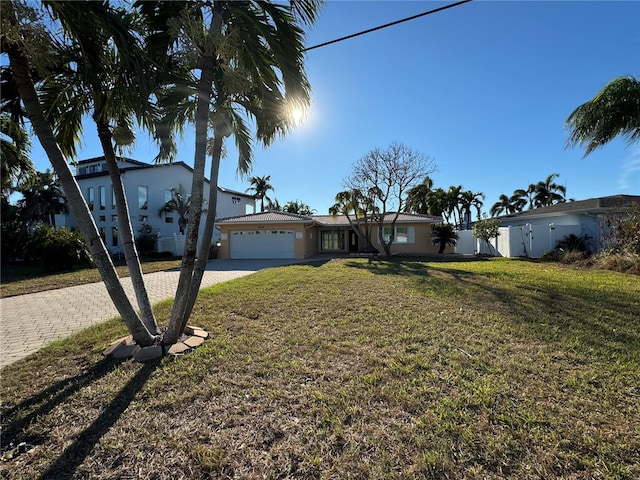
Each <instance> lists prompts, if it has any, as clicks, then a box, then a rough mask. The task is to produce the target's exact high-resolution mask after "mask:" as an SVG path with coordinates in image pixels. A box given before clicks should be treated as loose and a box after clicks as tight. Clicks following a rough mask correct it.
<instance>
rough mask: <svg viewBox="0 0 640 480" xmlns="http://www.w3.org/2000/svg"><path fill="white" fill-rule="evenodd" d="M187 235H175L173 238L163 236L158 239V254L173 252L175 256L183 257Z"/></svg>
mask: <svg viewBox="0 0 640 480" xmlns="http://www.w3.org/2000/svg"><path fill="white" fill-rule="evenodd" d="M186 238H187V237H186V235H178V234H177V233H174V234H173V235H172V236H162V237H160V238H158V243H157V246H156V248H157V250H158V252H171V253H172V254H173V255H174V256H176V257H180V256H182V252H183V251H184V244H185V239H186Z"/></svg>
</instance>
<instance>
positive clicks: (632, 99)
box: [565, 76, 640, 157]
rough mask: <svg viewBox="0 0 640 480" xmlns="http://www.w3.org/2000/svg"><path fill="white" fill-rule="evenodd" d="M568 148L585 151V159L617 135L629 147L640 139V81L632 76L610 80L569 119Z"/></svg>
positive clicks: (567, 125)
mask: <svg viewBox="0 0 640 480" xmlns="http://www.w3.org/2000/svg"><path fill="white" fill-rule="evenodd" d="M565 126H566V127H567V128H568V129H569V130H570V132H571V133H570V135H569V139H568V140H567V146H571V147H573V146H575V145H580V146H583V147H585V154H584V156H585V157H586V156H587V155H589V154H590V153H591V152H593V151H594V150H595V149H596V148H598V147H601V146H603V145H604V144H606V143H607V142H609V141H611V140H613V138H615V137H616V136H618V135H622V136H623V137H626V139H627V141H628V143H633V142H636V141H638V140H639V139H640V81H638V79H637V78H634V77H631V76H623V77H618V78H615V79H613V80H611V81H610V82H609V83H608V84H607V85H605V87H604V88H603V89H602V90H601V91H600V92H598V93H597V94H596V96H595V97H593V98H592V99H591V100H589V101H588V102H586V103H584V104H582V105H580V106H579V107H578V108H576V109H575V110H574V111H573V112H571V115H569V117H568V118H567V120H566V122H565Z"/></svg>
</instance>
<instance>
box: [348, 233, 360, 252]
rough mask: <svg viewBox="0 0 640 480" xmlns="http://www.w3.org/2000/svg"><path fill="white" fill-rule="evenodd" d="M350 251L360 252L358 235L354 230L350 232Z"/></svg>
mask: <svg viewBox="0 0 640 480" xmlns="http://www.w3.org/2000/svg"><path fill="white" fill-rule="evenodd" d="M349 251H350V252H357V251H358V234H357V233H356V232H354V231H353V230H349Z"/></svg>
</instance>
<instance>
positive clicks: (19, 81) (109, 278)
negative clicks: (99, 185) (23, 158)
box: [5, 19, 154, 346]
mask: <svg viewBox="0 0 640 480" xmlns="http://www.w3.org/2000/svg"><path fill="white" fill-rule="evenodd" d="M11 20H13V21H14V22H15V23H17V21H15V19H11ZM5 47H6V52H7V54H8V55H9V62H10V66H11V70H12V73H13V75H14V79H15V81H16V85H17V87H18V91H19V93H20V97H21V99H22V102H23V104H24V108H25V110H26V112H27V115H28V116H29V119H30V120H31V125H32V127H33V130H34V132H35V134H36V136H37V137H38V140H39V141H40V143H41V145H42V148H43V149H44V151H45V152H46V154H47V157H48V158H49V161H50V162H51V165H52V167H53V169H54V170H55V172H56V174H57V175H58V180H59V181H60V185H61V186H62V188H63V189H64V192H65V195H66V196H67V201H68V203H69V210H70V211H71V213H72V214H73V216H74V217H75V219H76V222H77V223H78V228H79V229H80V232H81V233H82V235H83V237H84V239H85V241H86V243H87V247H88V248H89V251H90V253H91V257H92V258H93V261H94V262H95V263H96V266H97V267H98V271H99V272H100V276H101V277H102V281H103V282H104V285H105V287H106V288H107V292H108V293H109V296H110V297H111V299H112V301H113V303H114V305H115V306H116V308H117V310H118V312H119V313H120V315H121V316H122V319H123V320H124V322H125V324H126V325H127V328H128V329H129V332H131V334H132V335H133V337H134V339H135V340H136V342H137V343H138V344H139V345H141V346H147V345H151V344H153V342H154V337H153V336H152V335H151V334H150V333H149V331H148V330H147V328H146V327H145V326H144V324H143V323H142V321H141V320H140V318H139V317H138V315H137V313H136V311H135V310H134V308H133V306H132V305H131V302H130V301H129V298H128V297H127V295H126V293H125V291H124V288H123V287H122V284H121V283H120V279H119V278H118V275H117V272H116V270H115V267H114V266H113V262H112V261H111V257H110V256H109V252H108V251H107V248H106V247H105V245H104V243H103V241H102V238H101V237H100V234H99V232H98V228H97V227H96V224H95V222H94V220H93V217H92V215H91V212H89V209H88V207H87V204H86V202H85V200H84V197H83V196H82V192H81V191H80V188H79V186H78V184H77V182H76V180H75V177H74V175H73V173H72V172H71V169H70V168H69V165H68V163H67V162H66V160H65V158H64V155H63V154H62V151H61V150H60V147H59V146H58V144H57V142H56V139H55V136H54V134H53V131H52V129H51V126H50V125H49V123H48V122H47V120H46V117H45V115H44V112H43V111H42V107H41V105H40V102H39V99H38V95H37V93H36V90H35V86H34V84H33V80H32V79H31V75H30V73H29V64H28V61H27V59H26V58H25V57H24V55H23V54H22V51H21V50H20V48H19V47H18V46H16V45H5Z"/></svg>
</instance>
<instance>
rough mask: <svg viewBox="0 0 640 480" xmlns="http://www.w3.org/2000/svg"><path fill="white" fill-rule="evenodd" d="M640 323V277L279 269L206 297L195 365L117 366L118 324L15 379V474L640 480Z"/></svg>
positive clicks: (11, 417)
mask: <svg viewBox="0 0 640 480" xmlns="http://www.w3.org/2000/svg"><path fill="white" fill-rule="evenodd" d="M169 308H170V302H164V303H162V304H161V305H160V306H159V307H158V308H157V313H158V317H159V318H167V317H168V314H169ZM639 311H640V284H639V283H638V281H637V277H635V276H631V275H624V274H619V273H615V272H603V271H576V270H574V269H569V268H567V267H563V266H558V265H549V264H541V263H535V262H528V261H521V260H499V259H496V260H483V261H476V262H455V261H451V262H435V261H434V262H432V261H418V260H411V261H386V260H381V261H376V262H374V263H373V264H371V265H370V264H368V262H367V260H366V259H364V260H334V261H331V262H328V263H325V264H323V265H321V266H313V265H293V266H287V267H280V268H273V269H267V270H263V271H261V272H258V273H257V274H255V275H250V276H247V277H243V278H240V279H237V280H234V281H231V282H227V283H223V284H218V285H215V286H213V287H210V288H208V289H205V290H203V291H202V292H201V296H200V297H199V299H198V302H197V304H196V307H195V309H194V312H193V317H192V319H191V322H190V323H192V324H194V325H198V326H201V327H203V328H205V329H207V330H208V331H209V332H210V333H211V338H210V339H209V340H207V341H206V342H205V343H204V344H203V345H202V346H201V347H199V348H197V349H196V350H195V351H194V352H193V353H190V354H188V355H185V356H182V357H178V358H165V359H163V360H162V361H160V362H157V363H155V364H150V365H138V364H133V363H130V362H115V361H113V360H108V359H103V358H102V357H101V354H100V351H101V349H102V348H104V346H105V345H107V344H108V343H109V342H110V341H111V340H112V339H115V338H117V337H118V336H121V335H123V334H124V331H123V328H122V325H121V323H119V322H118V321H115V320H114V321H110V322H107V323H104V324H101V325H99V326H95V327H92V328H91V329H88V330H86V331H84V332H81V333H80V334H78V335H74V336H73V337H70V338H69V339H67V340H65V341H63V342H57V343H55V344H53V345H51V346H49V347H47V348H45V349H43V350H41V351H40V352H38V353H36V354H35V355H32V356H31V357H29V358H27V359H24V360H22V361H20V362H17V363H16V364H14V365H11V366H9V367H6V368H5V369H3V371H2V378H3V388H2V397H1V400H2V409H3V412H2V423H3V425H2V427H3V429H2V449H3V453H5V454H6V452H8V451H10V448H11V447H10V445H11V444H13V445H14V446H15V445H18V444H19V443H20V442H26V445H27V451H26V452H24V453H21V454H19V455H15V457H14V458H12V459H10V460H7V461H4V462H2V463H0V471H1V473H2V475H3V476H4V477H3V478H5V477H6V478H8V479H16V478H103V479H107V478H127V476H131V475H132V474H134V475H135V476H136V477H139V478H243V479H244V478H249V479H252V478H255V479H262V478H309V479H312V478H314V479H315V478H319V479H320V478H346V479H348V478H354V479H359V478H379V479H394V478H395V479H406V478H472V479H473V478H477V479H481V478H482V479H485V478H489V479H491V478H495V479H498V478H506V477H510V478H531V479H533V478H612V479H613V478H619V479H633V478H639V477H640V453H639V452H640V411H639V405H640V384H639V383H638V378H640V319H639V315H638V312H639ZM132 472H134V473H132Z"/></svg>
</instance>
